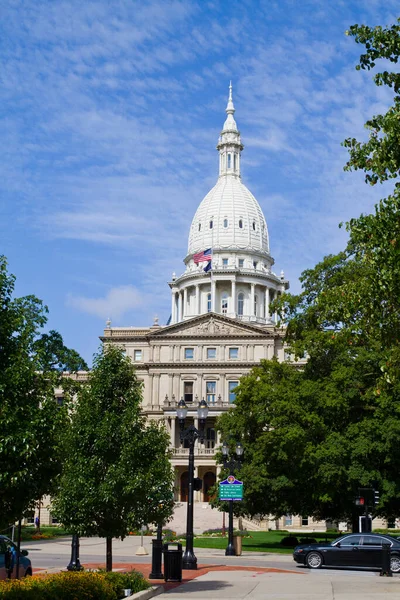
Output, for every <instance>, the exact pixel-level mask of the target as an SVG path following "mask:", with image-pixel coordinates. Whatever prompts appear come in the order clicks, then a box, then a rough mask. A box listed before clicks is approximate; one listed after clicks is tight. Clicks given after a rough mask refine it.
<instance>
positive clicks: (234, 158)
mask: <svg viewBox="0 0 400 600" xmlns="http://www.w3.org/2000/svg"><path fill="white" fill-rule="evenodd" d="M233 170H234V171H236V154H234V155H233Z"/></svg>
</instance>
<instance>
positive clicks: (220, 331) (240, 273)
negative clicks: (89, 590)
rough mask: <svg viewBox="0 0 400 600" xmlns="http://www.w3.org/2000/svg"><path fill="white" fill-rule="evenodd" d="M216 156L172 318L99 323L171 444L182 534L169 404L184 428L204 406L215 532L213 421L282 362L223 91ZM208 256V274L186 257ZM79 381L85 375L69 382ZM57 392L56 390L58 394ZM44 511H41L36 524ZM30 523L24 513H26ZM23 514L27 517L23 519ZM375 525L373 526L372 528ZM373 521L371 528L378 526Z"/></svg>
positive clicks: (278, 283)
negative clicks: (256, 376)
mask: <svg viewBox="0 0 400 600" xmlns="http://www.w3.org/2000/svg"><path fill="white" fill-rule="evenodd" d="M226 113H227V117H226V120H225V123H224V125H223V128H222V131H221V134H220V137H219V140H218V144H217V149H218V152H219V161H218V162H219V175H218V179H217V183H216V184H215V186H214V187H213V188H212V189H211V190H210V191H209V192H208V194H207V195H206V196H205V198H204V199H203V200H202V202H201V203H200V205H199V207H198V209H197V211H196V213H195V215H194V218H193V221H192V224H191V227H190V232H189V241H188V251H187V255H186V257H185V258H184V264H185V270H184V272H183V273H182V274H181V275H179V276H178V277H177V276H176V275H175V274H173V276H172V280H171V281H170V282H169V286H170V288H171V318H170V320H169V323H168V325H165V326H161V325H159V324H158V321H157V320H156V321H155V323H154V324H153V325H152V326H150V327H112V326H111V322H110V321H109V322H107V326H106V329H105V330H104V334H103V336H102V337H101V340H102V341H103V342H105V343H115V344H118V346H122V347H123V348H124V349H125V351H126V354H127V356H129V357H130V358H131V359H132V361H133V363H134V364H135V366H136V369H137V375H138V378H139V379H140V380H141V381H142V382H143V388H144V389H143V396H144V397H143V411H144V413H145V414H146V415H147V416H148V417H149V418H151V419H157V420H162V421H164V422H165V425H166V427H167V430H168V431H169V434H170V438H171V449H172V452H173V458H172V464H173V466H174V469H175V500H176V509H175V516H174V519H173V521H172V524H171V526H172V528H173V529H175V530H176V531H178V532H184V531H185V521H186V501H187V493H188V453H189V450H188V448H187V447H185V444H182V443H181V441H180V437H179V426H178V424H177V419H176V407H177V404H178V402H179V400H180V399H181V398H184V399H185V401H186V403H187V406H188V418H187V419H186V424H187V425H190V424H191V423H193V424H194V425H195V426H197V425H198V422H197V406H198V402H199V400H201V399H202V398H204V399H206V400H207V403H208V406H209V413H208V417H207V422H206V432H205V440H204V443H200V442H199V441H197V442H196V444H195V476H196V477H200V478H201V479H202V480H203V488H202V490H200V491H198V492H195V511H194V512H195V515H194V529H195V532H198V531H200V532H201V531H203V530H205V529H209V528H213V527H220V526H221V524H222V515H221V513H220V512H218V511H217V510H215V509H211V507H210V506H209V504H208V500H209V489H210V487H211V486H212V485H214V483H215V482H216V479H217V477H218V470H219V467H218V466H217V465H216V464H215V460H214V455H215V451H216V448H217V447H218V446H219V445H220V443H221V440H220V439H219V437H218V435H217V432H216V429H215V420H216V418H217V417H218V416H219V415H221V413H222V412H224V411H226V410H228V409H229V408H230V407H231V406H232V404H233V403H234V400H235V388H236V386H237V385H238V382H239V380H240V377H241V376H242V375H244V374H246V373H248V372H249V371H250V370H251V368H252V367H253V366H255V365H256V364H258V363H259V362H260V360H261V359H271V358H273V357H276V358H277V359H278V360H279V361H283V360H290V356H288V355H287V353H286V352H285V347H284V343H283V337H284V330H283V328H281V327H280V326H279V323H278V322H277V318H276V315H271V312H270V304H271V301H272V300H273V299H274V298H275V297H276V296H277V295H279V294H280V293H282V292H283V291H284V290H286V289H288V288H289V282H288V281H286V280H285V277H284V274H283V272H281V273H280V275H277V274H276V273H274V271H273V270H272V267H273V265H274V259H273V258H272V256H271V254H270V244H269V235H268V228H267V223H266V220H265V217H264V214H263V211H262V209H261V207H260V205H259V204H258V202H257V200H256V199H255V198H254V196H253V194H252V193H251V192H250V191H249V190H248V188H247V187H246V186H245V185H244V184H243V183H242V179H241V169H240V167H241V153H242V150H243V144H242V142H241V137H240V132H239V130H238V128H237V125H236V121H235V119H234V113H235V108H234V105H233V100H232V87H231V86H230V91H229V100H228V105H227V107H226ZM209 249H210V250H211V251H212V269H211V270H209V271H207V272H205V271H204V267H205V266H206V265H207V264H208V263H207V262H200V263H199V262H198V261H197V260H196V261H195V255H196V254H199V253H202V252H204V251H206V250H209ZM80 377H82V378H83V379H84V378H86V374H85V373H82V374H79V375H78V378H80ZM58 394H59V395H62V391H61V390H58ZM47 512H48V511H46V510H44V509H43V511H42V516H43V517H44V519H43V521H42V522H43V523H45V522H46V520H47V518H48V519H49V520H50V521H51V515H50V514H47ZM32 517H33V516H32ZM32 517H31V518H32ZM244 524H245V526H246V527H248V528H281V529H297V530H301V529H302V528H304V529H322V530H324V529H325V528H326V523H325V522H316V521H313V520H312V519H311V518H309V517H307V516H298V515H297V516H296V515H284V516H282V517H281V518H280V519H277V520H275V519H272V518H271V519H270V520H264V521H260V522H258V521H256V520H255V521H252V522H245V523H244ZM374 525H375V523H374ZM378 525H379V523H377V524H376V525H375V526H378Z"/></svg>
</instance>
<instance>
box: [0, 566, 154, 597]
mask: <svg viewBox="0 0 400 600" xmlns="http://www.w3.org/2000/svg"><path fill="white" fill-rule="evenodd" d="M148 587H150V584H149V582H148V581H147V580H146V579H144V577H143V576H142V574H141V573H138V572H137V571H131V572H129V573H113V572H110V573H106V572H102V571H99V572H85V571H81V572H79V573H56V574H55V575H46V576H42V577H27V578H25V579H21V580H15V579H14V580H5V581H0V600H77V599H78V598H79V600H119V599H120V598H123V597H124V592H123V590H124V589H130V590H131V593H132V594H134V593H136V592H140V591H141V590H145V589H147V588H148Z"/></svg>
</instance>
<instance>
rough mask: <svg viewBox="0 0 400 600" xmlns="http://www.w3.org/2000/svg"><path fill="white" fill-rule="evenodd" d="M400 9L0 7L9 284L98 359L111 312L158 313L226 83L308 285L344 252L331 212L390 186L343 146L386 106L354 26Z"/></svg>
mask: <svg viewBox="0 0 400 600" xmlns="http://www.w3.org/2000/svg"><path fill="white" fill-rule="evenodd" d="M396 11H397V12H396ZM397 16H399V15H398V2H397V0H396V1H394V0H385V2H382V1H381V0H357V1H350V0H342V1H341V0H336V1H334V2H333V1H330V0H281V1H279V2H275V1H273V0H265V1H256V0H231V1H228V0H219V1H210V2H207V0H199V1H194V0H184V1H179V0H172V1H168V0H154V1H152V0H147V1H143V0H119V1H118V0H115V1H113V2H108V1H106V0H104V1H95V2H90V1H86V2H82V1H79V2H78V1H75V0H70V1H66V2H63V1H57V0H49V1H41V0H3V1H2V3H1V7H0V55H1V61H2V65H1V69H0V77H1V79H2V81H1V86H0V128H1V140H2V153H1V154H2V160H1V161H0V199H1V200H0V209H1V213H0V236H1V247H0V252H1V253H3V254H5V255H6V256H7V258H8V261H9V268H10V271H11V272H12V273H14V274H15V275H16V276H17V287H16V292H17V294H18V295H24V294H31V293H32V294H36V295H37V296H38V297H40V298H42V299H43V300H44V301H45V303H46V304H47V305H48V307H49V310H50V318H49V327H51V328H55V329H57V330H59V331H60V332H61V333H62V335H63V337H64V339H65V342H66V343H67V344H68V345H69V346H71V347H74V348H76V349H77V350H78V351H79V352H81V354H82V355H83V356H84V357H85V358H86V359H87V360H88V361H89V362H90V360H91V356H92V354H93V352H94V351H95V350H96V349H97V347H98V336H99V335H101V333H102V331H103V328H104V324H105V321H106V319H107V317H108V316H110V317H111V318H112V323H113V325H115V326H130V325H141V326H143V325H151V324H152V322H153V318H154V315H155V314H157V315H158V316H159V318H160V323H165V322H166V320H167V319H168V317H169V313H170V293H169V287H168V285H167V281H168V280H170V278H171V274H172V272H173V271H176V272H177V273H178V274H179V273H181V272H182V271H183V263H182V260H183V258H184V256H185V253H186V250H187V238H188V232H189V226H190V223H191V220H192V218H193V215H194V213H195V211H196V208H197V206H198V205H199V203H200V201H201V200H202V198H203V197H204V196H205V194H206V193H207V192H208V191H209V189H210V188H211V187H212V186H213V185H214V183H215V181H216V178H217V172H218V155H217V151H216V150H215V146H216V143H217V139H218V134H219V132H220V130H221V127H222V124H223V122H224V119H225V113H224V109H225V106H226V101H227V94H228V85H229V80H230V79H232V82H233V89H234V102H235V106H236V115H235V117H236V120H237V123H238V126H239V129H240V130H241V134H242V139H243V142H244V144H245V150H244V152H243V158H242V177H243V181H244V183H245V184H246V185H247V187H249V189H250V190H251V191H252V192H253V194H254V195H255V196H256V198H257V199H258V201H259V203H260V204H261V207H262V209H263V211H264V214H265V217H266V219H267V223H268V227H269V233H270V240H271V253H272V255H273V256H274V258H275V260H276V269H275V270H276V272H280V270H281V269H283V270H284V271H285V275H286V276H287V277H288V278H289V279H290V280H291V286H292V290H293V291H299V289H300V288H299V284H298V277H299V275H300V273H301V272H302V271H303V270H304V269H305V268H309V267H312V266H313V265H314V264H315V263H316V262H317V261H319V260H320V259H321V258H322V257H323V256H324V255H325V254H328V253H331V252H336V251H338V250H340V249H341V248H342V247H343V246H344V243H345V239H346V237H345V236H346V234H345V232H344V231H343V230H339V229H338V223H339V222H340V221H343V220H347V219H348V218H350V217H352V216H358V215H359V214H360V213H361V212H369V211H370V210H371V209H372V207H373V205H374V203H375V202H376V201H377V199H378V198H379V197H381V196H383V195H386V193H387V190H385V189H384V188H382V187H380V188H379V189H375V188H374V189H372V188H369V187H368V186H366V185H365V183H364V181H363V177H362V174H358V173H353V174H349V173H344V172H343V165H344V163H345V162H346V157H347V154H346V151H345V149H344V148H342V147H341V145H340V144H341V142H342V140H343V139H344V138H345V137H348V136H354V137H357V138H358V139H366V132H365V129H364V127H363V124H364V122H365V120H366V119H367V118H368V117H369V116H371V115H372V114H374V113H378V112H382V111H385V110H386V109H387V107H388V106H389V105H390V103H391V95H390V93H388V91H387V90H385V89H383V88H377V87H376V86H375V85H374V84H373V83H372V75H371V73H363V72H358V71H356V70H355V68H354V66H355V64H356V61H357V58H358V56H359V54H360V52H361V50H362V48H361V47H358V46H357V45H356V44H355V42H354V40H353V39H352V38H349V37H346V36H345V35H344V32H345V30H346V29H347V28H348V27H349V26H350V25H352V24H354V23H366V24H369V25H371V26H373V25H377V24H381V25H387V24H391V23H393V22H394V21H395V19H396V18H397Z"/></svg>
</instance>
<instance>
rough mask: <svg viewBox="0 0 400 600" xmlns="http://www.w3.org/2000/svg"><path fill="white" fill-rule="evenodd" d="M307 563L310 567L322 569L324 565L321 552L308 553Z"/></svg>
mask: <svg viewBox="0 0 400 600" xmlns="http://www.w3.org/2000/svg"><path fill="white" fill-rule="evenodd" d="M306 564H307V567H309V568H310V569H320V568H321V567H322V556H321V555H320V553H319V552H310V553H309V554H307V558H306Z"/></svg>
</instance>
